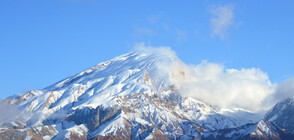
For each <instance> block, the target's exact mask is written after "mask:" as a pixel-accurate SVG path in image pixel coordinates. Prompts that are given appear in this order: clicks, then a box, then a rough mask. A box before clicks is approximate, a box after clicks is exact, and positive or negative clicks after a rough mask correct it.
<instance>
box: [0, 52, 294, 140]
mask: <svg viewBox="0 0 294 140" xmlns="http://www.w3.org/2000/svg"><path fill="white" fill-rule="evenodd" d="M176 61H178V60H177V58H176V57H174V56H172V55H170V54H166V55H165V54H162V53H156V52H133V53H128V54H125V55H122V56H119V57H116V58H114V59H111V60H109V61H106V62H103V63H100V64H98V65H97V66H95V67H92V68H90V69H87V70H85V71H82V72H80V73H78V74H76V75H74V76H71V77H68V78H66V79H64V80H61V81H60V82H57V83H56V84H53V85H51V86H49V87H47V88H44V89H42V90H30V91H28V92H26V93H24V94H20V95H15V96H11V97H8V98H5V99H3V100H2V101H1V104H4V105H2V106H3V107H10V108H14V109H15V110H16V111H17V114H15V113H14V114H13V113H12V115H9V113H8V112H10V110H11V109H10V110H6V111H5V112H1V114H8V115H6V117H2V119H0V120H1V122H0V139H57V140H59V139H251V138H252V139H265V138H266V139H285V138H290V137H292V136H293V135H292V133H290V132H288V131H291V132H293V128H292V127H291V126H288V125H284V121H283V122H281V123H278V121H277V120H276V119H277V118H279V117H274V116H275V115H278V116H279V115H280V117H283V116H281V115H290V116H289V117H291V114H283V112H282V113H281V112H279V111H278V110H277V111H276V110H275V108H273V109H272V113H268V114H267V116H266V117H265V120H256V116H255V114H252V113H249V112H246V111H240V110H239V111H238V112H236V111H233V112H232V111H230V112H227V111H226V112H225V113H224V112H223V111H219V109H218V110H216V109H214V108H213V107H212V106H210V105H208V104H206V103H204V102H202V101H200V100H197V99H195V98H192V97H183V96H181V94H179V92H180V91H178V89H177V87H176V86H175V85H174V84H173V80H172V79H171V75H173V74H175V73H171V72H169V71H167V70H165V68H166V67H165V65H166V64H171V65H172V64H173V63H174V62H176ZM173 72H174V71H173ZM176 74H180V75H182V76H185V73H183V72H182V71H178V72H176ZM277 105H279V104H277ZM286 105H288V103H287V104H286ZM291 105H292V103H291ZM277 108H278V107H277ZM291 109H293V108H292V106H291ZM10 114H11V113H10ZM244 116H247V117H246V118H245V117H244ZM272 116H273V117H272ZM273 118H274V119H273ZM279 119H280V118H279ZM285 119H286V120H285V121H288V122H291V121H289V120H292V118H288V119H287V118H285ZM266 120H267V121H266ZM284 126H285V128H290V129H291V130H288V129H287V130H288V131H287V130H284V129H282V128H284ZM280 127H282V128H280Z"/></svg>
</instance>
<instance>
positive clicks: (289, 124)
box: [265, 98, 294, 133]
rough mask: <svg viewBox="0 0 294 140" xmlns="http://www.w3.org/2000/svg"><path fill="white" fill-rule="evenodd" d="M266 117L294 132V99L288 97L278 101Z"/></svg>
mask: <svg viewBox="0 0 294 140" xmlns="http://www.w3.org/2000/svg"><path fill="white" fill-rule="evenodd" d="M265 119H266V120H268V121H271V122H273V123H275V124H277V125H278V126H280V127H282V128H284V129H286V130H288V131H290V132H292V133H293V132H294V101H293V99H291V98H286V99H284V100H282V101H280V102H279V103H277V104H276V105H275V106H274V107H273V108H272V109H271V110H270V111H269V112H268V113H267V114H266V115H265Z"/></svg>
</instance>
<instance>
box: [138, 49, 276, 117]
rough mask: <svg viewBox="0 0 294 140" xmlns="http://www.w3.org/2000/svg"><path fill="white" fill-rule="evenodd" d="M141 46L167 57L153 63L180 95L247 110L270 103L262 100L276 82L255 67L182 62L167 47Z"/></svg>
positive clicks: (265, 107)
mask: <svg viewBox="0 0 294 140" xmlns="http://www.w3.org/2000/svg"><path fill="white" fill-rule="evenodd" d="M143 46H144V44H141V50H142V51H147V52H148V53H161V54H162V55H159V56H167V57H169V58H167V59H165V60H164V59H162V58H160V59H161V60H160V61H159V62H158V64H157V67H158V68H157V69H158V70H159V73H160V74H159V75H162V76H165V77H166V75H167V74H168V77H169V78H168V79H169V81H170V82H169V83H173V84H174V85H175V87H176V88H177V89H178V91H179V94H181V95H182V96H184V97H187V96H189V97H194V98H196V99H199V100H202V101H203V102H206V103H208V104H210V105H212V106H217V107H221V108H231V109H233V108H234V109H236V108H241V109H245V110H249V111H258V110H260V109H268V108H269V107H271V106H273V104H267V105H266V104H264V100H265V99H266V98H267V97H269V96H272V95H273V93H274V92H275V89H276V85H275V84H272V83H271V82H270V80H269V78H268V75H267V74H266V73H264V72H263V71H261V70H260V69H258V68H242V69H227V68H225V67H224V66H223V65H221V64H217V63H209V62H206V61H203V62H202V63H200V64H198V65H192V66H191V65H187V64H185V63H184V62H182V61H181V60H180V59H179V58H178V57H177V56H176V53H175V52H174V51H172V50H171V49H170V48H162V47H161V48H150V47H149V48H146V47H145V48H144V47H143ZM150 77H151V79H152V76H150ZM157 91H160V90H157Z"/></svg>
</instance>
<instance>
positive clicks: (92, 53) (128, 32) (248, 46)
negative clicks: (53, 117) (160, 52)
mask: <svg viewBox="0 0 294 140" xmlns="http://www.w3.org/2000/svg"><path fill="white" fill-rule="evenodd" d="M293 13H294V1H290V0H289V1H283V2H281V1H267V0H259V1H254V0H249V1H246V2H245V1H239V0H232V1H230V0H228V1H210V0H203V1H193V0H187V1H184V2H183V1H168V0H166V1H164V0H163V1H155V0H154V1H153V0H149V1H102V0H101V1H100V0H42V1H37V0H26V1H12V0H10V1H8V0H3V1H0V48H1V55H0V63H1V69H0V77H1V78H0V84H1V90H0V92H1V94H0V98H4V97H6V96H9V95H13V94H18V93H21V92H25V91H27V90H29V89H42V88H44V87H46V86H48V85H50V84H53V83H55V82H57V81H59V80H61V79H63V78H66V77H68V76H70V75H73V74H75V73H78V72H80V71H82V70H84V69H86V68H89V67H92V66H94V65H96V64H98V63H100V62H103V61H106V60H108V59H111V58H113V57H116V56H118V55H121V54H124V53H127V52H129V51H131V50H132V48H133V46H134V45H135V44H136V43H138V42H145V44H148V45H151V46H169V47H171V48H172V49H173V50H174V51H175V52H176V53H177V55H178V56H179V58H181V59H182V60H183V61H184V62H185V63H187V64H199V63H200V62H201V61H202V60H207V61H209V62H214V63H220V64H223V65H224V66H225V67H227V68H237V69H241V68H251V67H257V68H260V69H261V70H262V71H264V72H266V73H267V74H268V75H269V77H270V80H271V81H272V82H274V83H275V82H277V83H280V82H282V81H284V80H286V79H289V78H292V77H294V71H293V69H294V63H293V62H292V61H293V60H294V55H293V52H294V38H293V37H294V36H293V33H294V26H293V25H294V15H293Z"/></svg>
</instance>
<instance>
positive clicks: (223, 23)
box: [210, 5, 234, 39]
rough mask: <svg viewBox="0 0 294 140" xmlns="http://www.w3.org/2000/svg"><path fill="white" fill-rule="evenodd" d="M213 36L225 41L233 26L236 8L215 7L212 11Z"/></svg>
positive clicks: (226, 6)
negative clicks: (228, 31) (229, 29)
mask: <svg viewBox="0 0 294 140" xmlns="http://www.w3.org/2000/svg"><path fill="white" fill-rule="evenodd" d="M210 13H211V14H212V18H211V19H210V23H211V28H212V35H213V36H215V35H218V36H219V37H220V38H222V39H224V38H225V35H226V33H227V30H228V28H229V26H230V25H232V24H233V19H234V7H233V6H231V5H224V6H213V7H212V8H211V9H210Z"/></svg>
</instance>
